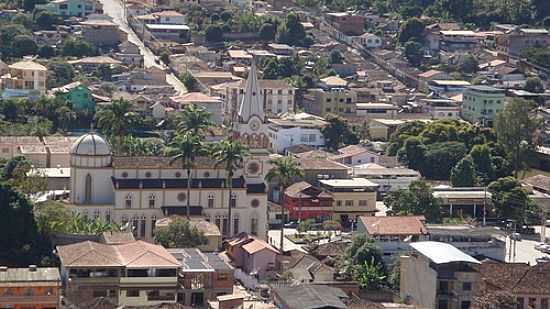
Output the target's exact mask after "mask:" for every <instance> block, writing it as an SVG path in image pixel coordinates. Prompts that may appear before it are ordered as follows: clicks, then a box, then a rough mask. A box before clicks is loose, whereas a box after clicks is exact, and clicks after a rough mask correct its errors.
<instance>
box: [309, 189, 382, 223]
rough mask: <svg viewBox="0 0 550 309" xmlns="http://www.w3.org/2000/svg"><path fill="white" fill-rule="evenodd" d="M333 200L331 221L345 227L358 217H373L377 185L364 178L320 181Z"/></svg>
mask: <svg viewBox="0 0 550 309" xmlns="http://www.w3.org/2000/svg"><path fill="white" fill-rule="evenodd" d="M319 182H320V184H321V187H322V188H324V189H325V190H327V191H328V192H329V193H330V194H331V195H332V199H333V204H332V209H333V213H332V219H333V220H336V221H340V223H341V224H342V225H343V226H344V227H347V226H349V225H350V224H351V223H352V221H355V220H357V218H358V217H359V216H374V213H375V212H376V191H377V190H378V186H379V185H378V184H375V183H373V182H371V181H369V180H367V179H364V178H352V179H328V180H320V181H319Z"/></svg>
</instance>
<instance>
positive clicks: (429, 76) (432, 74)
mask: <svg viewBox="0 0 550 309" xmlns="http://www.w3.org/2000/svg"><path fill="white" fill-rule="evenodd" d="M449 77H450V76H449V74H447V73H445V72H442V71H439V70H433V69H432V70H428V71H426V72H422V73H419V74H418V78H420V79H421V80H423V81H426V82H427V81H430V80H446V79H449Z"/></svg>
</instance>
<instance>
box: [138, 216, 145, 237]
mask: <svg viewBox="0 0 550 309" xmlns="http://www.w3.org/2000/svg"><path fill="white" fill-rule="evenodd" d="M145 225H146V223H145V217H141V220H139V237H140V238H145Z"/></svg>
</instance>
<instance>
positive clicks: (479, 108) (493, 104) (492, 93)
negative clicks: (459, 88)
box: [461, 85, 506, 127]
mask: <svg viewBox="0 0 550 309" xmlns="http://www.w3.org/2000/svg"><path fill="white" fill-rule="evenodd" d="M505 96H506V90H504V89H499V88H494V87H489V86H482V85H480V86H470V87H468V88H467V89H466V91H464V96H463V101H462V107H461V115H462V118H464V120H466V121H468V122H470V123H479V124H481V125H482V126H485V127H492V126H493V122H494V120H495V117H496V115H497V114H498V113H499V112H500V111H502V110H503V109H504V106H505V104H506V102H505Z"/></svg>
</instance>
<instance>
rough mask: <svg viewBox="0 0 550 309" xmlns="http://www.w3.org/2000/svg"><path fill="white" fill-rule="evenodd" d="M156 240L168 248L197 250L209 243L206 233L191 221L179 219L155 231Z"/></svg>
mask: <svg viewBox="0 0 550 309" xmlns="http://www.w3.org/2000/svg"><path fill="white" fill-rule="evenodd" d="M155 240H156V241H157V242H158V243H159V244H161V245H162V246H163V247H166V248H195V247H197V246H201V245H205V244H207V243H208V239H207V238H206V236H205V235H204V233H203V232H202V231H200V230H199V229H198V228H197V227H195V226H192V225H191V223H190V221H189V220H186V219H183V218H177V217H175V218H174V219H173V220H172V221H171V222H170V223H169V224H168V226H165V227H160V228H158V229H157V230H156V231H155Z"/></svg>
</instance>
